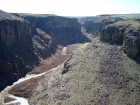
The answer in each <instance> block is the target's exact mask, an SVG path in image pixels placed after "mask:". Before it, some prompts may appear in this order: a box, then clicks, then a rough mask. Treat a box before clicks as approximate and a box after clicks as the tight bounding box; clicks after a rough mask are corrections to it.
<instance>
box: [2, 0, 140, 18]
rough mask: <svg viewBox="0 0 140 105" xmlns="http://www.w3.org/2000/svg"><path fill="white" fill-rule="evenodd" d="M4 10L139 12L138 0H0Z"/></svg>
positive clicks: (80, 13) (81, 13) (63, 13)
mask: <svg viewBox="0 0 140 105" xmlns="http://www.w3.org/2000/svg"><path fill="white" fill-rule="evenodd" d="M0 9H1V10H3V11H6V12H16V13H37V14H56V15H61V16H95V15H100V14H128V13H140V0H0Z"/></svg>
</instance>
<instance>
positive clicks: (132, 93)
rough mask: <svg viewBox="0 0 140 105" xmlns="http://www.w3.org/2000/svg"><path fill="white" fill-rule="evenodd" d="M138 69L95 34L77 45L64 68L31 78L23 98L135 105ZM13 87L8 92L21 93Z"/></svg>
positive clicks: (70, 104)
mask: <svg viewBox="0 0 140 105" xmlns="http://www.w3.org/2000/svg"><path fill="white" fill-rule="evenodd" d="M77 47H78V46H77ZM139 70H140V65H139V64H138V63H136V62H135V61H133V60H131V59H130V58H128V57H127V56H126V54H125V53H124V52H123V51H122V47H121V46H117V45H109V44H107V43H103V42H101V41H99V39H98V38H95V39H94V41H93V42H92V43H85V44H81V45H79V47H78V49H77V50H76V52H75V53H74V54H73V55H72V56H71V57H70V59H69V60H68V61H66V62H65V63H64V68H59V69H58V70H56V71H51V72H50V73H47V74H45V75H43V76H42V77H41V78H39V79H37V81H36V79H35V81H36V85H34V89H33V90H32V93H31V94H30V96H28V97H26V98H28V101H29V104H30V105H139V104H140V79H139V77H140V71H139ZM20 88H21V87H18V89H20ZM18 89H17V90H18ZM17 90H12V93H13V94H14V93H15V95H18V96H22V97H25V96H24V94H20V95H19V94H17V92H16V91H17ZM27 90H30V89H29V88H28V89H27ZM10 92H11V91H10ZM19 92H21V93H22V91H19Z"/></svg>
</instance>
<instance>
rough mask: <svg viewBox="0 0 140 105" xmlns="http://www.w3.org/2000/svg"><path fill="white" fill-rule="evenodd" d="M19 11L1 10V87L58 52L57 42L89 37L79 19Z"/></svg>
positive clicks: (65, 42) (76, 40) (68, 42)
mask: <svg viewBox="0 0 140 105" xmlns="http://www.w3.org/2000/svg"><path fill="white" fill-rule="evenodd" d="M16 15H17V16H16ZM16 15H13V14H9V13H6V12H4V11H0V83H1V84H0V90H2V89H3V88H4V87H6V86H7V85H10V84H12V83H13V82H14V81H16V80H17V79H19V78H21V77H22V76H25V75H26V73H27V72H29V71H31V70H32V69H33V68H34V67H35V66H37V65H39V64H40V60H41V59H46V58H48V57H50V56H51V55H52V54H54V53H55V51H56V49H57V45H63V46H64V45H68V44H72V43H76V42H84V41H87V39H86V38H85V37H84V36H83V35H82V34H81V26H80V24H79V23H78V21H77V19H70V18H64V17H58V16H46V15H43V16H42V15H41V17H39V16H27V15H24V16H20V15H19V14H16Z"/></svg>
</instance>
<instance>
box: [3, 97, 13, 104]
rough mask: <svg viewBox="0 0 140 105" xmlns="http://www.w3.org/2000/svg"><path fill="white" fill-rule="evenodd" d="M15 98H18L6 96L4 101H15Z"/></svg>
mask: <svg viewBox="0 0 140 105" xmlns="http://www.w3.org/2000/svg"><path fill="white" fill-rule="evenodd" d="M14 100H16V99H15V98H12V97H5V99H4V103H7V102H11V101H14Z"/></svg>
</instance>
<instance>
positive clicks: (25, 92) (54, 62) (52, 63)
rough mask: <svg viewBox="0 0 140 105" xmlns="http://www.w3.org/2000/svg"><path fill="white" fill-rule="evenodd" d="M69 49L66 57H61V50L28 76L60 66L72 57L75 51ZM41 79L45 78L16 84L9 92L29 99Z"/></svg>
mask: <svg viewBox="0 0 140 105" xmlns="http://www.w3.org/2000/svg"><path fill="white" fill-rule="evenodd" d="M69 48H70V47H67V50H66V53H67V54H66V55H61V50H58V51H57V53H56V54H55V55H52V57H50V58H49V59H47V60H43V61H42V65H41V66H39V67H35V68H34V70H33V71H31V72H30V73H28V74H40V73H43V72H46V71H48V70H49V69H51V68H54V67H56V66H58V65H60V64H61V63H63V62H64V61H65V60H67V59H68V58H69V57H70V54H72V51H73V50H69ZM41 77H43V76H40V77H37V78H31V79H28V80H25V81H23V82H21V83H19V84H16V85H14V86H13V87H12V88H11V89H10V90H9V91H8V93H9V94H13V95H15V96H20V97H24V98H29V97H30V96H31V95H32V91H33V90H34V88H35V87H36V86H37V85H38V80H39V78H41Z"/></svg>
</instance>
